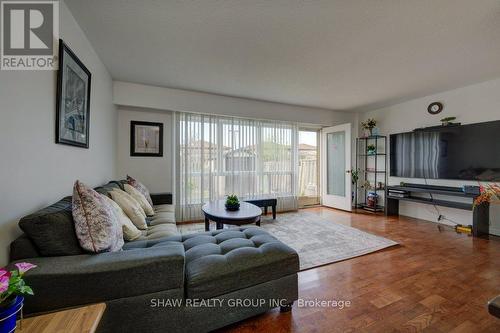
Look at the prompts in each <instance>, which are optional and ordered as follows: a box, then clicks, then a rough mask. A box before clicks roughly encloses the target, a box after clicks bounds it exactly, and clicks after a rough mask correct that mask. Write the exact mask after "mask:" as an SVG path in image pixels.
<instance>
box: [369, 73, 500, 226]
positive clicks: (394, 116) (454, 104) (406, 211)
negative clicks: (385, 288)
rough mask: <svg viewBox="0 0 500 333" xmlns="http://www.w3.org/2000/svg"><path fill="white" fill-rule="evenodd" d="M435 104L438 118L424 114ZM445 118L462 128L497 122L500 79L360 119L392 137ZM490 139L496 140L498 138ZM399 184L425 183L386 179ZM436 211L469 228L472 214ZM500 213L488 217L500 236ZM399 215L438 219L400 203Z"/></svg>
mask: <svg viewBox="0 0 500 333" xmlns="http://www.w3.org/2000/svg"><path fill="white" fill-rule="evenodd" d="M435 101H440V102H442V103H443V104H444V110H443V111H442V112H441V113H440V114H438V115H431V114H429V113H428V112H427V106H428V105H429V104H430V103H432V102H435ZM448 116H455V117H457V120H456V121H457V122H461V123H462V124H469V123H477V122H483V121H491V120H499V119H500V79H497V80H493V81H487V82H483V83H480V84H475V85H471V86H467V87H464V88H460V89H455V90H451V91H447V92H443V93H440V94H436V95H431V96H427V97H423V98H419V99H414V100H411V101H408V102H405V103H401V104H397V105H393V106H390V107H386V108H382V109H378V110H374V111H369V112H365V113H363V114H362V115H361V116H360V120H361V121H362V120H365V119H367V118H375V120H377V122H378V125H377V126H378V127H379V128H380V130H381V133H382V134H386V135H389V134H391V133H398V132H405V131H411V130H413V129H415V128H418V127H425V126H433V125H439V124H440V121H439V120H440V119H442V118H444V117H448ZM491 139H492V140H498V137H496V138H491ZM478 149H483V150H484V152H485V154H488V153H491V152H489V151H488V147H478ZM495 153H499V152H495ZM401 181H405V182H413V183H424V180H423V179H404V178H396V177H390V178H389V184H398V183H399V182H401ZM427 182H428V183H429V184H436V185H448V186H462V185H464V184H473V185H477V183H474V182H464V181H458V180H457V181H455V180H428V181H427ZM438 209H439V211H440V213H441V214H442V215H444V216H445V217H446V218H448V219H450V220H452V221H454V222H457V223H462V224H470V223H471V221H472V213H471V212H468V211H464V210H458V209H452V208H444V207H438ZM499 213H500V207H498V206H492V208H491V213H490V216H491V222H492V226H491V231H492V232H494V233H495V234H500V214H499ZM400 214H402V215H407V216H412V217H416V218H421V219H425V220H429V221H436V219H437V216H438V214H437V212H436V210H435V209H434V207H432V206H430V205H422V204H417V203H410V202H404V203H403V202H401V203H400Z"/></svg>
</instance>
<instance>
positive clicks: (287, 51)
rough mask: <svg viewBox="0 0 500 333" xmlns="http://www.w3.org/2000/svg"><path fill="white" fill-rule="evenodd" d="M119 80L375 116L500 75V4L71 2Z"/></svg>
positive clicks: (424, 0)
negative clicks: (384, 108)
mask: <svg viewBox="0 0 500 333" xmlns="http://www.w3.org/2000/svg"><path fill="white" fill-rule="evenodd" d="M65 2H66V3H67V5H68V7H69V8H70V10H71V12H72V13H73V15H74V16H75V18H76V19H77V21H78V22H79V24H80V25H81V27H82V29H83V30H84V31H85V33H86V34H87V37H88V38H89V40H90V41H91V43H92V44H93V46H94V48H95V49H96V51H97V53H98V54H99V56H100V57H101V59H102V60H103V62H104V64H105V65H106V67H107V68H108V69H109V71H110V72H111V75H112V76H113V78H114V79H116V80H121V81H129V82H136V83H144V84H151V85H157V86H165V87H170V88H181V89H189V90H196V91H203V92H209V93H216V94H222V95H229V96H237V97H246V98H254V99H260V100H267V101H274V102H282V103H290V104H297V105H305V106H315V107H323V108H328V109H335V110H366V109H369V108H375V107H381V106H385V105H389V104H393V103H396V102H400V101H404V100H407V99H411V98H415V97H420V96H425V95H428V94H431V93H437V92H440V91H445V90H449V89H453V88H458V87H462V86H465V85H468V84H472V83H476V82H481V81H486V80H489V79H493V78H498V77H500V1H499V0H439V1H438V0H351V1H349V0H177V1H167V0H163V1H162V0H142V1H139V0H134V1H133V0H105V1H103V0H65Z"/></svg>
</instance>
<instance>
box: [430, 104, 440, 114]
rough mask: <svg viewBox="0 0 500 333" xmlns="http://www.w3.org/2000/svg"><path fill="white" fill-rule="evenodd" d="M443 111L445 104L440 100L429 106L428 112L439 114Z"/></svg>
mask: <svg viewBox="0 0 500 333" xmlns="http://www.w3.org/2000/svg"><path fill="white" fill-rule="evenodd" d="M441 111H443V104H442V103H440V102H434V103H431V104H429V106H428V107H427V112H429V113H430V114H438V113H439V112H441Z"/></svg>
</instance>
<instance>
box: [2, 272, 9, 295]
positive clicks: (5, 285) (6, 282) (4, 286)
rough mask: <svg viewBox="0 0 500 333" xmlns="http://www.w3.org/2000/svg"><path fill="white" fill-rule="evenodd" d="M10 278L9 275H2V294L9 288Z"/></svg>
mask: <svg viewBox="0 0 500 333" xmlns="http://www.w3.org/2000/svg"><path fill="white" fill-rule="evenodd" d="M9 279H10V278H9V277H8V276H2V277H0V294H1V293H3V292H4V291H6V290H7V289H9Z"/></svg>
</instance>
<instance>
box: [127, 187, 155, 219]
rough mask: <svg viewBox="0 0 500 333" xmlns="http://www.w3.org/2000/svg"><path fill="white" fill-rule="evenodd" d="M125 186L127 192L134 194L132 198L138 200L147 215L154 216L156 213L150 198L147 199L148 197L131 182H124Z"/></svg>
mask: <svg viewBox="0 0 500 333" xmlns="http://www.w3.org/2000/svg"><path fill="white" fill-rule="evenodd" d="M123 188H124V189H125V192H127V193H128V194H130V195H131V196H132V198H134V199H135V200H137V202H138V203H139V204H140V205H141V207H142V209H143V210H144V212H145V213H146V215H147V216H153V215H154V214H155V211H154V210H153V207H151V205H150V204H149V202H148V200H146V197H145V196H144V195H143V194H142V193H141V192H139V190H137V189H136V188H135V187H133V186H132V185H129V184H124V185H123Z"/></svg>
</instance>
